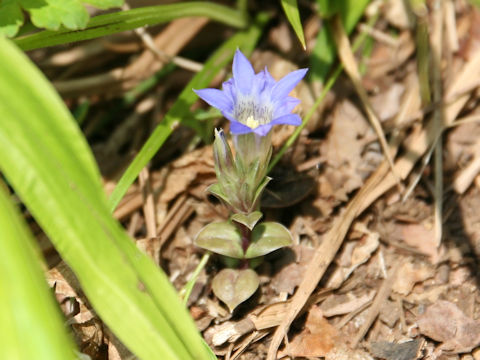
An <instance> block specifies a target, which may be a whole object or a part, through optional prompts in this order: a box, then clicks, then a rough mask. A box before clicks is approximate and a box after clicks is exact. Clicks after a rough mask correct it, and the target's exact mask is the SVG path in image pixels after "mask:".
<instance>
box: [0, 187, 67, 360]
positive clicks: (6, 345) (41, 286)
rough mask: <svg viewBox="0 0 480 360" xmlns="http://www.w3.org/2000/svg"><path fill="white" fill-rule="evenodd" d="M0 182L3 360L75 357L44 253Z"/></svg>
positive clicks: (0, 355) (0, 346) (0, 340)
mask: <svg viewBox="0 0 480 360" xmlns="http://www.w3.org/2000/svg"><path fill="white" fill-rule="evenodd" d="M3 185H4V184H3V183H2V182H0V252H1V254H2V260H0V273H1V274H2V280H1V281H0V334H2V336H0V358H1V359H39V360H42V359H43V360H68V359H72V360H73V359H75V358H76V357H75V354H74V349H75V346H74V344H73V341H72V340H71V339H70V338H69V337H68V336H67V329H66V328H65V327H64V326H63V324H62V317H61V315H60V310H59V308H58V305H57V303H56V302H55V299H54V298H53V295H52V293H51V292H50V289H49V288H48V286H47V284H46V281H45V277H44V276H43V274H42V269H41V266H40V265H39V260H40V256H38V255H39V250H38V248H37V246H36V244H35V241H34V240H33V238H32V236H31V234H30V233H29V231H28V229H27V226H26V224H25V222H24V221H23V220H22V218H21V217H20V214H19V213H18V211H17V209H16V208H15V206H14V205H13V204H12V203H11V201H10V199H9V198H8V196H7V194H6V191H5V187H4V186H3Z"/></svg>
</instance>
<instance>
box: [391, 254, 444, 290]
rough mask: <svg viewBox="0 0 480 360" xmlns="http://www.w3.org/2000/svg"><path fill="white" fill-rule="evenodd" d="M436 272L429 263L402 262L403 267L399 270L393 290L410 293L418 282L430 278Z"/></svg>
mask: <svg viewBox="0 0 480 360" xmlns="http://www.w3.org/2000/svg"><path fill="white" fill-rule="evenodd" d="M434 274H435V272H434V270H433V269H432V268H431V267H430V266H428V265H427V264H412V263H411V262H406V263H404V264H402V267H401V268H400V269H399V270H398V275H397V278H396V280H395V283H394V284H393V287H392V290H393V291H395V292H397V293H399V294H402V295H408V294H410V292H411V291H412V289H413V287H414V285H415V284H416V283H418V282H421V281H424V280H426V279H429V278H431V277H433V276H434Z"/></svg>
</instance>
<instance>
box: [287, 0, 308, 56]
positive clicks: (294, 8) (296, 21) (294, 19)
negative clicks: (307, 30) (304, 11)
mask: <svg viewBox="0 0 480 360" xmlns="http://www.w3.org/2000/svg"><path fill="white" fill-rule="evenodd" d="M281 3H282V7H283V11H285V15H286V16H287V19H288V21H289V22H290V25H292V28H293V30H294V31H295V34H297V37H298V40H299V41H300V43H301V44H302V47H303V49H304V50H305V49H306V48H307V45H306V44H305V35H304V34H303V28H302V22H301V21H300V13H299V11H298V4H297V0H281Z"/></svg>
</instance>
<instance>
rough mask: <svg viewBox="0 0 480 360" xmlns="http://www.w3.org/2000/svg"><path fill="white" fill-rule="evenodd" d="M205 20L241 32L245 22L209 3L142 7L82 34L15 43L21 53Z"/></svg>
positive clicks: (52, 34)
mask: <svg viewBox="0 0 480 360" xmlns="http://www.w3.org/2000/svg"><path fill="white" fill-rule="evenodd" d="M189 16H204V17H207V18H209V19H212V20H215V21H218V22H220V23H223V24H226V25H229V26H233V27H236V28H243V27H245V26H246V25H247V19H246V18H245V17H244V16H242V13H240V12H239V11H238V10H233V9H231V8H229V7H226V6H223V5H218V4H214V3H209V2H206V1H204V2H202V1H199V2H182V3H178V4H168V5H157V6H148V7H142V8H137V9H132V10H127V11H120V12H116V13H112V14H106V15H99V16H96V17H94V18H92V19H91V20H90V21H89V23H88V25H87V27H86V28H85V29H84V30H69V29H65V28H62V29H61V30H59V31H42V32H39V33H36V34H33V35H27V36H25V37H22V38H18V39H15V43H16V44H17V45H18V46H20V48H21V49H22V50H32V49H37V48H43V47H47V46H53V45H59V44H66V43H71V42H74V41H81V40H88V39H94V38H98V37H101V36H105V35H110V34H115V33H118V32H122V31H127V30H133V29H136V28H139V27H142V26H149V25H158V24H162V23H165V22H168V21H171V20H174V19H178V18H183V17H189Z"/></svg>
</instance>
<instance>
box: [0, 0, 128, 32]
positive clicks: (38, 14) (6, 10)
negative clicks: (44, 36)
mask: <svg viewBox="0 0 480 360" xmlns="http://www.w3.org/2000/svg"><path fill="white" fill-rule="evenodd" d="M83 4H89V5H93V6H95V7H97V8H99V9H109V8H112V7H119V6H122V4H123V0H2V1H0V34H4V35H6V36H9V37H12V36H15V35H16V34H17V32H18V30H19V28H20V26H22V25H23V22H24V16H23V12H22V10H24V11H27V12H28V13H29V14H30V17H31V20H32V23H33V24H34V25H35V26H36V27H38V28H45V29H49V30H58V29H59V28H60V26H62V25H63V26H65V27H66V28H67V29H70V30H78V29H83V28H85V26H87V23H88V20H89V15H88V12H87V10H86V9H85V6H84V5H83Z"/></svg>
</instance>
